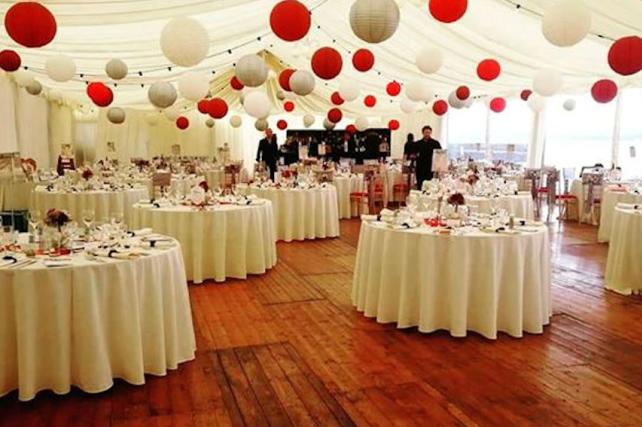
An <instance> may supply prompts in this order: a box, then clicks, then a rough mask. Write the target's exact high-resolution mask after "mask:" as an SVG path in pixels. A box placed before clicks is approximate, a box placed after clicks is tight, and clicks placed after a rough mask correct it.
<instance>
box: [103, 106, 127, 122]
mask: <svg viewBox="0 0 642 427" xmlns="http://www.w3.org/2000/svg"><path fill="white" fill-rule="evenodd" d="M125 117H126V114H125V110H123V109H122V108H120V107H113V108H110V109H109V110H107V120H109V121H110V122H111V123H113V124H115V125H119V124H122V123H123V122H125Z"/></svg>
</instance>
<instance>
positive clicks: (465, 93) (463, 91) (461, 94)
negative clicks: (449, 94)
mask: <svg viewBox="0 0 642 427" xmlns="http://www.w3.org/2000/svg"><path fill="white" fill-rule="evenodd" d="M455 94H456V95H457V99H459V100H460V101H465V100H467V99H468V98H469V97H470V89H469V88H468V86H459V87H458V88H457V91H456V92H455Z"/></svg>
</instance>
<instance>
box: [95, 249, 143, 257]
mask: <svg viewBox="0 0 642 427" xmlns="http://www.w3.org/2000/svg"><path fill="white" fill-rule="evenodd" d="M90 254H91V255H94V256H98V257H102V258H114V259H122V260H130V259H136V258H139V257H141V256H142V253H140V252H139V251H135V250H131V249H96V250H94V251H92V252H90Z"/></svg>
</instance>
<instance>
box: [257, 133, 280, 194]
mask: <svg viewBox="0 0 642 427" xmlns="http://www.w3.org/2000/svg"><path fill="white" fill-rule="evenodd" d="M278 158H279V147H278V145H277V144H276V135H274V132H272V129H270V128H267V129H266V130H265V138H263V139H262V140H260V141H259V149H258V151H257V153H256V161H257V162H261V161H262V162H264V163H265V166H266V167H267V168H268V169H269V171H270V179H271V180H272V181H274V174H275V173H276V161H277V159H278Z"/></svg>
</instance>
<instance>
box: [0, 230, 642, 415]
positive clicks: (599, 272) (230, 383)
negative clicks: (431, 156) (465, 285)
mask: <svg viewBox="0 0 642 427" xmlns="http://www.w3.org/2000/svg"><path fill="white" fill-rule="evenodd" d="M359 227H360V224H359V221H356V220H350V221H342V224H341V228H342V230H341V231H342V233H341V235H342V237H340V238H336V239H323V240H317V241H306V242H293V243H279V244H278V253H279V262H278V264H277V266H276V267H275V268H274V269H272V270H271V271H269V272H268V273H267V274H265V275H262V276H252V277H250V278H249V279H248V280H246V281H241V280H231V281H229V282H227V283H225V284H216V283H205V284H202V285H190V299H191V302H192V312H193V317H194V325H195V330H196V339H197V345H198V353H197V358H196V360H194V361H192V362H190V363H186V364H183V365H181V366H180V367H179V369H178V370H176V371H172V372H170V373H168V375H167V376H165V377H151V376H150V377H148V378H147V383H146V384H145V385H144V386H131V385H128V384H125V383H123V382H122V381H116V384H115V386H114V387H113V388H112V389H111V390H109V391H107V392H104V393H100V394H96V395H89V394H85V393H82V392H79V391H78V390H73V391H72V393H70V394H69V395H67V396H56V395H54V394H52V393H49V392H43V393H40V394H39V395H38V397H37V398H36V399H35V400H34V401H32V402H28V403H21V402H19V401H18V400H17V394H16V393H12V394H10V395H9V396H6V397H4V398H1V399H0V426H11V427H13V426H21V427H22V426H70V425H82V426H146V427H147V426H249V425H252V426H253V425H272V426H314V425H322V426H326V425H336V426H349V425H373V426H397V425H399V426H413V425H416V426H433V425H434V426H492V425H498V426H522V425H536V426H551V425H562V426H573V425H576V426H624V427H633V426H640V425H642V297H639V296H631V297H625V296H621V295H617V294H614V293H612V292H608V291H606V290H605V289H604V278H603V272H604V267H605V264H606V255H607V251H608V246H607V245H604V244H600V243H597V239H596V234H597V230H596V228H594V227H591V226H586V225H577V224H574V223H567V224H560V225H558V224H555V225H552V226H551V227H550V230H551V233H550V234H551V242H552V256H553V284H552V299H553V310H554V316H553V319H552V322H551V325H550V326H549V327H547V328H546V329H545V332H544V333H543V334H541V335H526V336H525V337H524V338H522V339H514V338H511V337H509V336H507V335H504V334H500V336H499V337H498V339H497V340H496V341H489V340H487V339H485V338H483V337H481V336H479V335H476V334H470V335H469V336H468V337H467V338H465V339H455V338H452V337H451V336H450V335H449V334H448V333H446V332H436V333H433V334H429V335H425V334H421V333H419V332H417V330H416V328H410V329H404V330H399V329H397V328H396V327H395V325H380V324H378V323H376V321H374V320H372V319H366V318H365V317H364V316H363V315H362V314H360V313H358V312H357V311H356V310H354V308H353V307H352V303H351V299H350V290H351V286H352V269H353V265H354V261H355V254H356V247H357V243H358V238H359Z"/></svg>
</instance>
